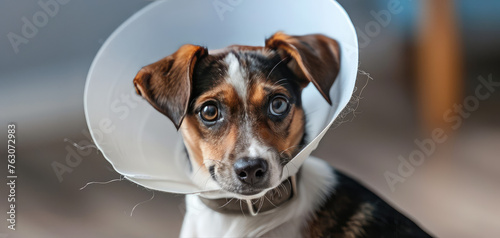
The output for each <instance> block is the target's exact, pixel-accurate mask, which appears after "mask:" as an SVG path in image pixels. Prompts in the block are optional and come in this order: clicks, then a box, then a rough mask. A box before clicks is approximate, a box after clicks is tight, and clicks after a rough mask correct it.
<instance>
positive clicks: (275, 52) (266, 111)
mask: <svg viewBox="0 0 500 238" xmlns="http://www.w3.org/2000/svg"><path fill="white" fill-rule="evenodd" d="M338 59H339V52H338V45H337V43H336V42H335V41H334V40H332V39H330V38H327V37H325V36H322V35H308V36H296V37H292V36H288V35H285V34H283V33H277V34H275V35H274V36H273V37H271V38H270V39H268V40H267V41H266V46H265V47H248V46H230V47H228V48H225V49H222V50H217V51H215V52H208V51H207V50H206V49H204V48H202V47H199V46H192V45H185V46H183V47H181V48H180V49H179V50H178V51H177V52H176V53H174V54H173V55H171V56H169V57H167V58H165V59H162V60H160V61H158V62H156V63H154V64H152V65H149V66H146V67H145V68H143V69H142V70H141V71H140V72H139V74H138V75H137V76H136V78H135V80H134V83H135V85H136V88H137V91H138V93H139V94H141V95H142V96H144V97H145V98H146V99H147V100H148V101H149V102H150V103H151V104H152V105H153V106H154V107H155V108H156V109H158V110H159V111H160V112H162V113H164V114H165V115H167V116H168V117H169V118H170V119H171V120H172V122H173V123H174V124H175V125H176V127H177V128H178V129H180V130H181V132H182V135H183V138H184V141H185V145H186V148H187V150H188V154H189V156H190V159H191V163H192V165H193V167H194V168H195V169H196V171H197V173H199V172H200V171H201V173H205V174H207V175H208V176H207V177H208V178H207V179H210V180H212V182H215V183H216V184H218V185H219V186H220V187H221V188H222V189H223V190H225V191H228V192H232V193H235V194H240V195H244V196H245V195H255V194H258V193H261V192H263V191H266V190H267V189H270V188H274V187H276V186H278V185H279V184H280V178H281V176H282V173H283V172H284V171H283V167H284V165H286V163H288V161H290V160H291V159H292V158H293V156H294V155H295V154H296V153H297V152H298V151H299V150H300V148H301V146H302V145H301V141H302V139H303V137H304V130H305V129H304V125H305V116H304V111H303V109H302V105H301V91H302V89H303V88H304V87H305V86H306V85H307V84H308V83H309V82H313V83H314V84H315V86H316V87H317V88H318V90H319V91H320V92H321V93H322V94H323V95H324V96H325V99H326V100H327V101H328V102H330V98H329V96H328V91H329V89H330V87H331V85H332V84H333V81H334V80H335V78H336V76H337V73H338V69H339V60H338ZM322 67H324V68H322ZM285 173H286V171H285ZM198 182H205V181H198Z"/></svg>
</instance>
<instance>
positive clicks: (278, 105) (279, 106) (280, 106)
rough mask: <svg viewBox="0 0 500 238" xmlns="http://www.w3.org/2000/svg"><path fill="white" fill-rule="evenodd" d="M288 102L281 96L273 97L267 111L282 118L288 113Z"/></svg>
mask: <svg viewBox="0 0 500 238" xmlns="http://www.w3.org/2000/svg"><path fill="white" fill-rule="evenodd" d="M288 107H289V104H288V100H287V99H286V98H285V97H284V96H281V95H278V96H275V97H274V98H273V99H272V100H271V104H270V105H269V111H270V112H271V114H272V115H274V116H282V115H283V114H285V113H286V112H287V111H288Z"/></svg>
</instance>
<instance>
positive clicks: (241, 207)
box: [240, 199, 246, 218]
mask: <svg viewBox="0 0 500 238" xmlns="http://www.w3.org/2000/svg"><path fill="white" fill-rule="evenodd" d="M241 201H242V200H241V199H240V209H241V213H242V214H243V217H245V218H246V215H245V212H244V211H243V205H241Z"/></svg>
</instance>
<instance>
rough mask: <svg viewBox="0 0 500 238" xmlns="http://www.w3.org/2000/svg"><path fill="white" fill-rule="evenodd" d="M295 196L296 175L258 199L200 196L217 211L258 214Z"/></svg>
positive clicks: (264, 212)
mask: <svg viewBox="0 0 500 238" xmlns="http://www.w3.org/2000/svg"><path fill="white" fill-rule="evenodd" d="M295 197H297V181H296V176H295V175H294V176H291V177H289V178H288V179H286V180H285V181H283V182H282V183H281V184H280V185H279V186H278V187H276V188H275V189H272V190H270V191H268V192H267V193H266V194H265V195H264V196H263V197H261V198H257V199H247V200H242V199H236V198H219V199H208V198H204V197H199V198H200V199H201V201H202V202H203V203H204V204H205V205H206V206H207V207H209V208H211V209H212V210H214V211H216V212H220V213H224V214H244V215H252V216H257V215H259V214H260V215H262V214H268V213H272V212H274V211H276V210H277V209H279V208H281V207H283V205H285V204H287V203H288V202H290V201H291V200H293V199H294V198H295Z"/></svg>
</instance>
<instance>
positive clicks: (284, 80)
mask: <svg viewBox="0 0 500 238" xmlns="http://www.w3.org/2000/svg"><path fill="white" fill-rule="evenodd" d="M281 82H285V84H286V83H287V82H286V78H282V79H280V80H278V81H276V82H275V83H274V84H273V86H276V85H279V86H281V85H283V84H280V83H281Z"/></svg>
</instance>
